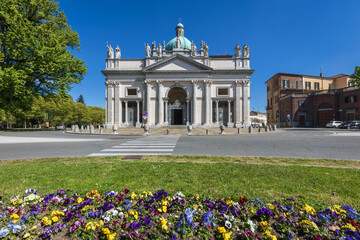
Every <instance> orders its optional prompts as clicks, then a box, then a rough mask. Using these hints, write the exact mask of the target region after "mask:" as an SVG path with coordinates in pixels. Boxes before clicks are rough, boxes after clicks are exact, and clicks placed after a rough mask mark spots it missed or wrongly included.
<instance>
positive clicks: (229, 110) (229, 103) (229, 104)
mask: <svg viewBox="0 0 360 240" xmlns="http://www.w3.org/2000/svg"><path fill="white" fill-rule="evenodd" d="M230 114H231V101H230V100H228V126H229V125H230V123H231V119H230Z"/></svg>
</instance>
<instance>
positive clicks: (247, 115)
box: [243, 81, 250, 127]
mask: <svg viewBox="0 0 360 240" xmlns="http://www.w3.org/2000/svg"><path fill="white" fill-rule="evenodd" d="M243 92H244V94H243V96H244V100H243V102H244V103H243V104H244V112H243V115H244V125H245V127H248V126H249V125H250V81H245V82H244V87H243Z"/></svg>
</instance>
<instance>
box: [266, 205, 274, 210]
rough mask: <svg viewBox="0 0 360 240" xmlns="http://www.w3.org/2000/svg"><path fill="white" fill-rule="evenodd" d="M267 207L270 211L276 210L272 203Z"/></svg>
mask: <svg viewBox="0 0 360 240" xmlns="http://www.w3.org/2000/svg"><path fill="white" fill-rule="evenodd" d="M267 207H268V209H270V210H271V211H273V210H275V206H274V205H272V204H271V203H269V204H268V205H267Z"/></svg>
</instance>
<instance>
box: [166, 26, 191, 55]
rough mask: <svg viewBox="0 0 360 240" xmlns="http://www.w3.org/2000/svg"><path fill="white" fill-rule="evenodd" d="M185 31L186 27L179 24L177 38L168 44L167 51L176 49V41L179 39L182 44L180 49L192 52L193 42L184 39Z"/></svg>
mask: <svg viewBox="0 0 360 240" xmlns="http://www.w3.org/2000/svg"><path fill="white" fill-rule="evenodd" d="M184 29H185V28H184V25H182V24H181V23H178V25H177V26H176V28H175V31H176V37H174V38H173V39H171V40H170V41H169V42H168V43H167V44H166V47H165V50H173V49H174V48H176V40H177V38H179V39H180V43H181V44H180V48H183V49H188V50H191V42H190V41H189V39H187V38H186V37H184Z"/></svg>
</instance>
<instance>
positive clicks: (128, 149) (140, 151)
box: [88, 135, 180, 157]
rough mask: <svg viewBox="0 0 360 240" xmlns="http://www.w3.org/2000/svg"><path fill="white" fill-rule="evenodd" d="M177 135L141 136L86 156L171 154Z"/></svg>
mask: <svg viewBox="0 0 360 240" xmlns="http://www.w3.org/2000/svg"><path fill="white" fill-rule="evenodd" d="M179 137H180V136H179V135H177V136H154V137H152V136H148V137H142V138H140V139H135V140H131V141H128V142H126V143H123V144H120V145H117V146H112V147H111V148H106V149H103V150H101V152H100V153H92V154H90V155H88V156H90V157H91V156H127V155H172V152H173V151H174V150H175V146H176V143H177V141H178V139H179Z"/></svg>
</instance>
